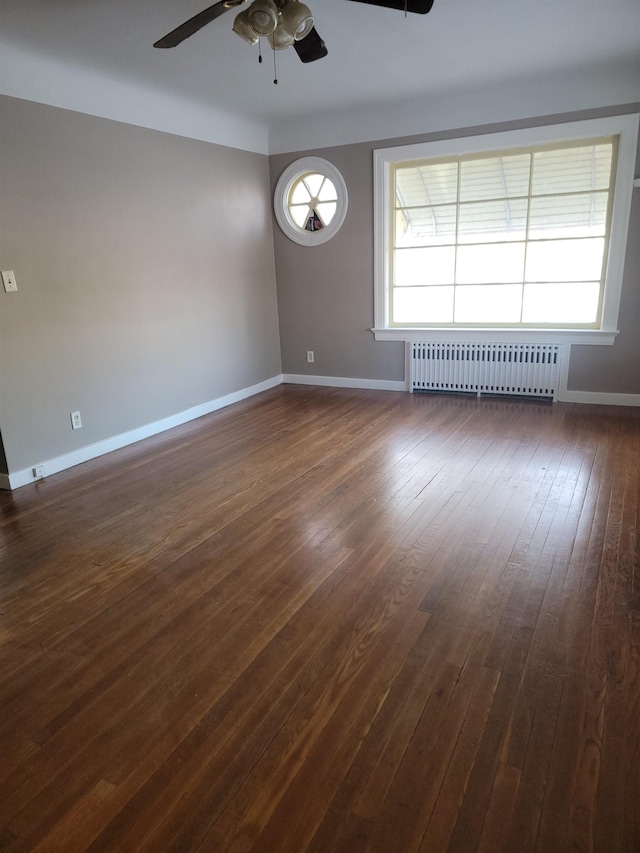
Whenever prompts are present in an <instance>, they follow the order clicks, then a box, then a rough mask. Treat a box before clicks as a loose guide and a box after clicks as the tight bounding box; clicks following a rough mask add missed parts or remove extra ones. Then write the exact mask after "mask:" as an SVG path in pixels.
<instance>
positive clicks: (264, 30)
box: [153, 0, 434, 62]
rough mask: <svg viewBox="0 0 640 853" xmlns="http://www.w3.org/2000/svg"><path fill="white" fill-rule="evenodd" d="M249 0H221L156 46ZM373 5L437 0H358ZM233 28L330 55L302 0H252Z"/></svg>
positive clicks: (424, 6)
mask: <svg viewBox="0 0 640 853" xmlns="http://www.w3.org/2000/svg"><path fill="white" fill-rule="evenodd" d="M245 2H246V0H219V2H218V3H214V4H213V6H209V7H208V8H207V9H204V10H203V11H202V12H199V13H198V14H197V15H194V16H193V18H189V20H188V21H185V22H184V24H180V26H179V27H176V28H175V30H171V32H170V33H168V34H167V35H166V36H164V37H163V38H161V39H159V41H157V42H156V43H155V44H154V45H153V46H154V47H176V46H177V45H179V44H180V43H181V42H183V41H184V40H185V39H187V38H189V36H192V35H193V34H194V33H196V32H198V30H199V29H201V28H202V27H204V26H206V25H207V24H209V23H211V21H214V20H215V19H216V18H219V17H220V15H223V14H224V13H225V12H227V11H229V9H235V8H236V7H238V6H242V5H244V3H245ZM357 2H359V3H369V4H370V5H373V6H384V7H386V8H388V9H398V10H399V11H402V12H405V13H406V12H415V13H417V14H418V15H426V14H427V12H429V11H430V10H431V7H432V6H433V2H434V0H357ZM233 31H234V32H235V33H236V34H237V35H239V36H240V38H243V39H244V40H245V41H247V42H248V43H249V44H256V43H257V42H258V41H259V39H260V37H261V36H264V37H266V38H267V40H268V42H269V44H270V45H271V47H272V48H273V49H274V50H282V49H284V48H286V47H293V48H294V50H295V51H296V53H297V54H298V56H299V57H300V59H301V60H302V62H315V60H316V59H322V57H323V56H326V55H327V52H328V51H327V47H326V45H325V43H324V41H323V40H322V39H321V38H320V36H319V35H318V32H317V30H316V28H315V26H314V22H313V15H312V14H311V10H310V9H309V7H308V6H305V4H304V3H302V2H300V0H253V2H252V3H251V5H250V6H248V7H247V8H246V9H244V10H242V11H241V12H240V14H238V15H237V16H236V19H235V21H234V22H233Z"/></svg>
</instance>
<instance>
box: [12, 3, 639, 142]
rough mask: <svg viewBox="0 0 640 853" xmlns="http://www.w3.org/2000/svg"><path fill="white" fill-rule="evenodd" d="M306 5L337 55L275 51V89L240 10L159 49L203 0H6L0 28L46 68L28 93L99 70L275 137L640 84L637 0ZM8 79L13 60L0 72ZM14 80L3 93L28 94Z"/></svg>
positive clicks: (268, 64)
mask: <svg viewBox="0 0 640 853" xmlns="http://www.w3.org/2000/svg"><path fill="white" fill-rule="evenodd" d="M306 1H307V2H308V4H309V5H310V6H311V8H312V10H313V13H314V17H315V21H316V28H317V30H318V32H319V33H320V35H321V36H322V37H323V38H324V40H325V41H326V43H327V46H328V49H329V55H328V56H327V57H326V58H325V59H321V60H319V61H317V62H314V63H311V64H307V65H303V64H302V63H301V62H300V61H299V59H298V57H297V55H296V53H295V52H294V51H293V49H287V50H285V51H280V52H278V53H277V55H276V58H277V63H278V80H279V83H278V85H277V86H274V85H273V82H272V80H273V54H272V52H271V51H270V49H269V48H268V46H266V45H265V49H264V50H263V52H264V59H265V61H264V62H263V64H262V65H258V62H257V49H256V48H252V47H250V46H249V45H247V44H246V43H245V42H243V41H242V40H241V39H239V38H238V37H237V36H236V35H235V34H234V33H233V32H232V30H231V26H232V23H233V17H234V12H233V10H231V11H230V12H228V13H226V14H225V15H224V16H222V17H221V18H219V19H218V20H216V21H214V22H212V23H211V24H209V25H208V26H206V27H205V28H203V29H202V30H200V31H199V32H198V33H196V34H195V35H193V36H192V37H191V38H189V39H187V40H186V41H185V42H183V43H182V44H181V45H179V46H178V47H176V48H174V49H170V50H157V49H154V48H153V42H154V41H156V40H157V39H158V38H160V37H161V36H163V35H165V34H166V33H167V32H168V31H169V30H171V29H173V28H174V27H176V26H177V25H178V24H180V23H182V22H183V21H184V20H186V19H187V18H189V17H191V16H192V15H194V14H196V13H197V12H199V11H201V10H202V9H203V8H205V7H206V6H207V5H209V4H208V3H207V0H0V32H1V33H2V40H3V43H4V45H5V48H9V49H10V51H11V50H14V51H15V50H17V51H19V52H20V54H21V55H22V56H28V57H31V58H32V59H33V60H34V62H36V64H34V66H33V67H34V68H37V67H39V68H41V69H43V70H42V71H41V72H40V77H41V78H42V79H40V80H39V81H37V80H33V81H31V83H30V85H31V86H32V89H33V87H35V89H37V86H38V85H39V86H40V87H41V88H43V89H45V88H46V86H47V85H48V86H49V87H50V89H51V91H53V89H54V88H55V86H56V82H55V80H54V77H55V74H54V71H53V70H52V69H55V68H60V69H64V71H65V74H66V77H65V78H64V79H65V80H66V81H67V82H66V83H65V84H64V85H66V86H67V88H68V87H69V82H68V81H69V79H71V78H72V79H74V80H75V81H77V83H78V86H80V85H81V82H80V81H82V79H87V80H91V79H96V75H97V76H98V77H99V79H100V80H101V81H102V84H104V83H105V81H108V82H109V83H111V84H113V87H114V92H117V91H118V87H119V86H123V85H126V86H128V87H129V90H131V88H132V87H133V89H137V90H139V92H140V93H142V92H145V93H147V95H148V97H149V98H150V99H152V98H153V97H154V96H160V95H162V96H170V97H171V98H172V99H173V102H174V103H177V102H178V101H181V102H183V103H189V104H191V105H194V106H197V107H198V108H199V109H204V110H214V111H215V110H219V111H224V112H227V113H232V114H234V115H237V116H239V117H241V119H243V120H246V121H250V122H257V123H260V124H262V125H266V126H268V125H271V127H272V128H273V126H274V125H277V124H278V123H280V122H282V121H283V120H285V121H289V122H290V123H291V122H300V121H302V120H303V119H305V117H309V118H311V117H312V116H316V118H317V116H318V115H329V114H330V113H331V112H332V111H333V112H335V111H340V112H341V113H342V114H343V115H344V114H348V112H349V111H355V110H359V111H361V110H362V109H363V108H369V109H374V108H378V107H380V108H381V107H382V106H385V107H387V108H388V107H390V106H391V105H393V104H394V103H400V102H402V103H404V104H409V103H410V102H411V100H412V99H422V100H424V99H425V98H432V99H433V98H438V97H442V96H445V95H447V93H456V92H462V91H464V90H465V89H467V90H470V89H473V90H481V89H483V88H486V89H488V88H495V87H496V85H497V84H501V85H505V84H509V83H513V82H517V81H529V82H531V81H535V80H536V79H537V78H539V77H540V78H541V79H547V80H549V79H551V78H552V77H555V78H558V79H562V78H563V76H564V77H566V78H567V79H569V78H570V77H573V78H575V77H576V75H580V74H582V73H583V72H585V71H586V69H594V68H602V69H610V68H612V67H616V68H625V69H627V77H628V75H629V73H630V74H631V75H634V74H636V73H637V75H638V77H637V79H638V83H639V84H640V0H435V3H434V6H433V9H432V11H431V12H430V13H429V14H428V15H426V16H419V15H409V16H408V17H407V18H406V19H405V17H404V15H403V13H401V12H397V11H392V10H388V9H382V8H377V7H374V6H369V5H365V4H362V3H357V2H347V0H306ZM6 55H7V56H12V57H13V56H14V54H13V53H11V52H9V53H7V54H6ZM16 55H17V54H16ZM37 62H41V63H42V64H41V65H40V66H38V65H37ZM44 69H48V70H47V71H46V73H45V71H44ZM12 73H13V74H14V76H17V75H18V72H17V71H16V70H15V69H12V68H11V63H10V62H9V61H8V60H7V61H6V63H5V66H4V68H3V75H4V76H6V77H7V79H9V78H10V77H11V75H12ZM92 75H93V76H92ZM20 76H21V78H23V80H24V78H25V77H26V76H27V74H26V72H25V70H24V69H23V68H22V66H21V69H20ZM37 76H38V74H37V72H35V71H34V77H37ZM45 78H46V79H45ZM61 79H62V78H61ZM19 83H20V81H18V82H16V80H15V79H14V80H12V84H11V85H10V86H8V87H5V89H4V90H5V91H8V93H9V94H20V92H19V91H16V87H18V89H19ZM25 85H26V83H25ZM59 85H62V83H60V84H59ZM638 88H639V89H640V86H639V87H638ZM35 89H34V91H35ZM103 89H104V86H103V88H101V90H100V95H99V97H101V98H103V97H104V92H103ZM95 91H96V92H97V89H96V90H95ZM97 97H98V94H96V98H97ZM452 97H453V95H452ZM33 99H34V100H37V99H38V98H37V97H33ZM43 100H47V99H46V98H43ZM54 100H55V99H53V98H52V99H51V100H50V101H49V102H53V101H54ZM98 112H100V111H99V110H98ZM389 135H392V134H389Z"/></svg>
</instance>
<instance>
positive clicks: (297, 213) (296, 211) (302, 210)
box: [289, 204, 309, 228]
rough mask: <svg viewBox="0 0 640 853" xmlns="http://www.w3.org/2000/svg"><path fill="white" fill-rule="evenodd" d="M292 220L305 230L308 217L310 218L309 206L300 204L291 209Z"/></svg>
mask: <svg viewBox="0 0 640 853" xmlns="http://www.w3.org/2000/svg"><path fill="white" fill-rule="evenodd" d="M289 213H290V214H291V218H292V219H293V221H294V222H295V223H296V225H297V226H298V227H299V228H304V226H305V222H306V221H307V217H308V216H309V205H308V204H299V205H296V206H295V207H289Z"/></svg>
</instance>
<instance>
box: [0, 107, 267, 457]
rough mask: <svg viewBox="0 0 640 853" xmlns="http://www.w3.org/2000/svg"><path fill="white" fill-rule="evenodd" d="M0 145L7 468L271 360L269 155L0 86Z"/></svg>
mask: <svg viewBox="0 0 640 853" xmlns="http://www.w3.org/2000/svg"><path fill="white" fill-rule="evenodd" d="M0 154H1V169H2V171H1V175H0V198H1V200H2V205H1V213H0V215H1V219H0V265H1V268H2V269H13V270H14V271H15V273H16V278H17V283H18V292H17V293H14V294H5V293H4V292H3V291H2V292H0V400H1V407H0V417H1V419H2V420H1V423H0V429H1V431H2V439H3V444H4V451H5V452H6V457H7V461H8V470H9V473H11V472H15V471H18V470H21V469H23V468H26V467H29V466H32V465H35V464H37V463H38V462H41V461H45V460H46V459H49V458H53V457H55V456H57V455H61V454H64V453H68V452H70V451H73V450H75V449H78V448H80V447H82V446H84V445H88V444H91V443H93V442H96V441H100V440H102V439H106V438H109V437H112V436H115V435H118V434H119V433H123V432H126V431H129V430H131V429H134V428H136V427H140V426H144V425H146V424H149V423H152V422H154V421H156V420H159V419H161V418H164V417H168V416H170V415H173V414H176V413H178V412H181V411H183V410H185V409H188V408H189V407H191V406H195V405H198V404H201V403H206V402H207V401H210V400H214V399H216V398H218V397H221V396H223V395H225V394H228V393H230V392H233V391H237V390H239V389H242V388H245V387H248V386H251V385H253V384H255V383H258V382H260V381H262V380H265V379H267V378H269V377H272V376H276V375H278V374H279V373H280V372H281V363H280V345H279V335H278V316H277V306H276V291H275V277H274V258H273V233H272V217H271V208H270V199H269V172H268V159H267V157H266V156H264V155H259V154H251V153H247V152H243V151H238V150H235V149H231V148H225V147H222V146H216V145H211V144H208V143H204V142H197V141H193V140H188V139H183V138H180V137H176V136H172V135H170V134H165V133H159V132H156V131H152V130H146V129H142V128H138V127H134V126H131V125H126V124H120V123H117V122H112V121H108V120H105V119H100V118H95V117H91V116H86V115H82V114H79V113H74V112H69V111H66V110H60V109H57V108H54V107H48V106H43V105H40V104H35V103H31V102H27V101H21V100H16V99H13V98H6V97H2V98H0ZM75 410H79V411H80V412H81V414H82V421H83V428H82V429H81V430H76V431H72V430H71V428H70V420H69V413H70V412H72V411H75Z"/></svg>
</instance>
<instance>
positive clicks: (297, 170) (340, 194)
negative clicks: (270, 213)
mask: <svg viewBox="0 0 640 853" xmlns="http://www.w3.org/2000/svg"><path fill="white" fill-rule="evenodd" d="M307 172H317V173H318V174H320V175H324V176H325V178H328V179H329V180H330V181H331V182H332V183H333V186H334V187H335V190H336V196H337V203H336V212H335V214H334V216H333V219H332V220H331V222H330V223H329V224H328V225H326V226H325V227H324V228H321V229H320V230H319V231H305V230H303V229H302V228H300V227H299V226H298V225H297V224H296V222H295V221H294V219H293V217H292V216H291V211H290V209H289V195H290V193H291V188H292V187H293V185H294V184H295V182H296V181H297V180H298V178H301V177H302V175H304V174H305V173H307ZM348 205H349V193H348V192H347V185H346V184H345V182H344V178H343V177H342V175H341V174H340V172H339V171H338V170H337V169H336V167H335V166H334V165H333V163H330V162H329V161H328V160H324V159H323V158H322V157H303V158H302V159H301V160H295V161H294V162H293V163H291V164H290V165H289V166H287V168H286V169H285V170H284V172H283V173H282V174H281V175H280V178H279V179H278V183H277V184H276V189H275V192H274V194H273V209H274V212H275V214H276V219H277V221H278V225H279V226H280V228H281V229H282V231H283V233H284V234H286V235H287V237H288V238H289V239H290V240H292V241H293V242H294V243H297V244H298V245H299V246H320V245H321V244H322V243H326V242H327V241H328V240H330V239H331V238H332V237H333V236H334V234H337V233H338V231H339V230H340V228H341V227H342V223H343V222H344V218H345V216H346V215H347V207H348Z"/></svg>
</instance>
